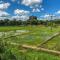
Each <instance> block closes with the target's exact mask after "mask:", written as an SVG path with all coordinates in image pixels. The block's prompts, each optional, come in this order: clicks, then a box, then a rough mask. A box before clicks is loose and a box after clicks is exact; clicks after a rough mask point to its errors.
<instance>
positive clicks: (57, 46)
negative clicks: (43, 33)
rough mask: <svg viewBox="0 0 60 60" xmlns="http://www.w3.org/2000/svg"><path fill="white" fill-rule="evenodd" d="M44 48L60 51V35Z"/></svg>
mask: <svg viewBox="0 0 60 60" xmlns="http://www.w3.org/2000/svg"><path fill="white" fill-rule="evenodd" d="M43 46H44V48H48V49H52V50H57V51H60V35H59V36H56V37H55V38H53V39H51V40H50V41H48V42H47V43H46V44H44V45H43Z"/></svg>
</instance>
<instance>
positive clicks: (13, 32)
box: [0, 30, 29, 38]
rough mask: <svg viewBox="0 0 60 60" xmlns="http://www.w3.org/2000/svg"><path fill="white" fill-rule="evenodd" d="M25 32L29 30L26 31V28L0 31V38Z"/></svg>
mask: <svg viewBox="0 0 60 60" xmlns="http://www.w3.org/2000/svg"><path fill="white" fill-rule="evenodd" d="M26 32H29V31H27V30H16V31H8V32H0V38H1V37H7V36H10V35H19V34H22V33H26Z"/></svg>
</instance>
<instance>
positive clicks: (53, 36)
mask: <svg viewBox="0 0 60 60" xmlns="http://www.w3.org/2000/svg"><path fill="white" fill-rule="evenodd" d="M59 35H60V32H57V33H55V34H53V35H52V36H50V37H49V38H48V39H47V40H45V41H44V42H42V43H41V44H40V45H38V47H42V45H43V44H45V43H47V42H48V41H50V40H51V39H53V38H55V37H56V36H59Z"/></svg>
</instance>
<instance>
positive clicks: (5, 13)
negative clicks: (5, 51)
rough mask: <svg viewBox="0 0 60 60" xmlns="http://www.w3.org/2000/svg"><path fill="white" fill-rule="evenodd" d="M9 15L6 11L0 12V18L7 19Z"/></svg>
mask: <svg viewBox="0 0 60 60" xmlns="http://www.w3.org/2000/svg"><path fill="white" fill-rule="evenodd" d="M8 15H9V14H8V13H7V12H5V11H0V17H6V16H8Z"/></svg>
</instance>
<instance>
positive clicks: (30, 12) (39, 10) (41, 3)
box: [0, 0, 60, 20]
mask: <svg viewBox="0 0 60 60" xmlns="http://www.w3.org/2000/svg"><path fill="white" fill-rule="evenodd" d="M50 15H53V16H60V0H0V19H5V18H10V19H14V18H16V19H21V20H27V19H28V18H29V16H37V17H38V19H41V18H46V17H49V16H50Z"/></svg>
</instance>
